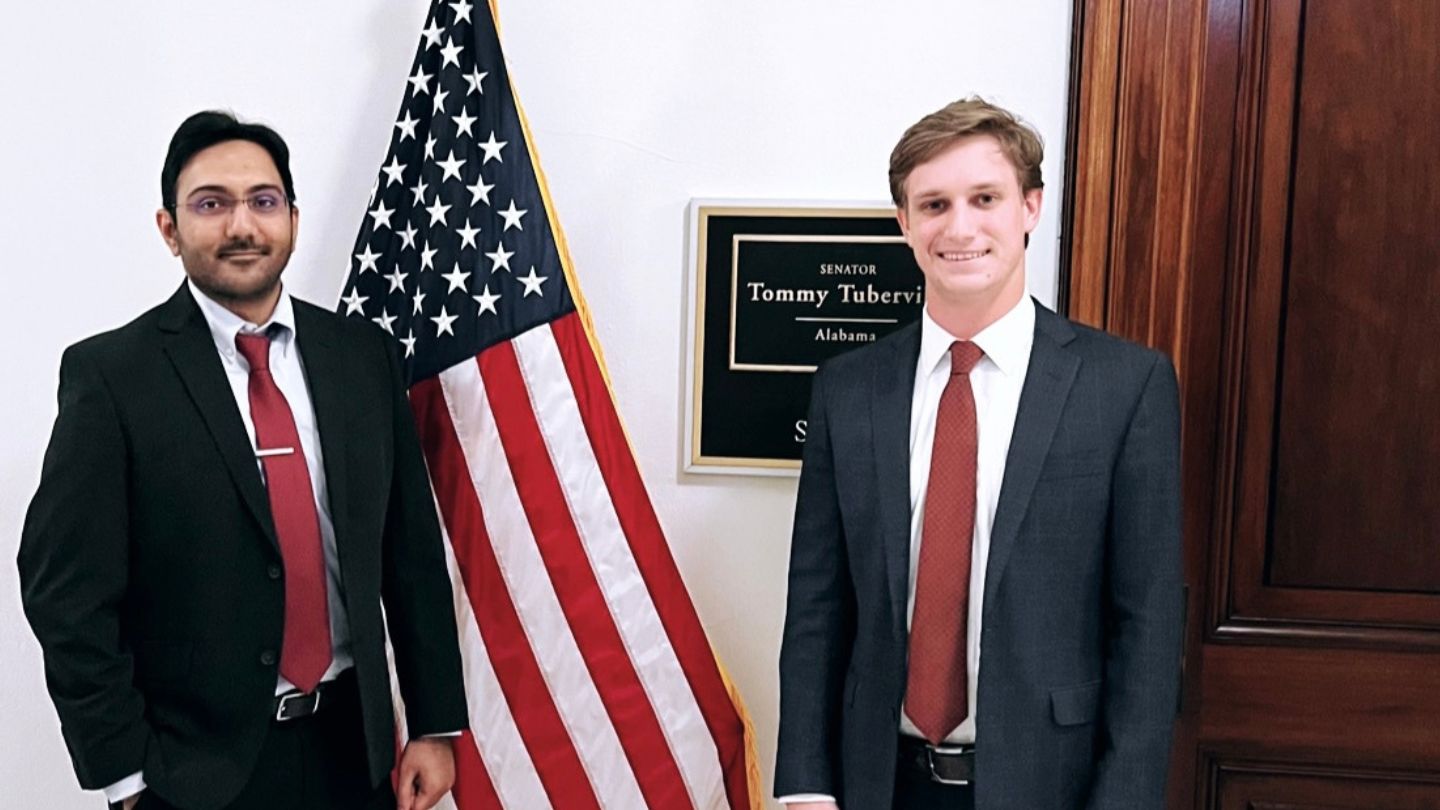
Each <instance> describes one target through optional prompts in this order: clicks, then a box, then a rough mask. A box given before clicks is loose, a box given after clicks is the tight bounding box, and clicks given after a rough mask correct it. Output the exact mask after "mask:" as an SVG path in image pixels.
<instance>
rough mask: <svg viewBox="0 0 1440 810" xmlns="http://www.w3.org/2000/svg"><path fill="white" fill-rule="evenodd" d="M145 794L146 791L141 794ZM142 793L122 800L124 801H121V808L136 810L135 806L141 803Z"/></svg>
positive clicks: (122, 809) (123, 809)
mask: <svg viewBox="0 0 1440 810" xmlns="http://www.w3.org/2000/svg"><path fill="white" fill-rule="evenodd" d="M144 792H145V791H143V790H142V791H140V793H144ZM140 793H136V794H135V795H134V796H131V797H130V798H128V799H122V800H121V801H120V808H121V810H134V808H135V805H137V804H139V803H140Z"/></svg>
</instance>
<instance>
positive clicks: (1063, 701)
mask: <svg viewBox="0 0 1440 810" xmlns="http://www.w3.org/2000/svg"><path fill="white" fill-rule="evenodd" d="M1102 686H1104V684H1103V683H1102V682H1101V681H1091V682H1090V683H1082V684H1080V685H1079V686H1062V687H1060V688H1059V689H1052V690H1050V709H1051V711H1052V712H1053V713H1054V715H1055V723H1056V724H1057V725H1061V726H1078V725H1082V724H1084V723H1093V722H1095V716H1096V714H1098V713H1099V709H1100V689H1101V687H1102Z"/></svg>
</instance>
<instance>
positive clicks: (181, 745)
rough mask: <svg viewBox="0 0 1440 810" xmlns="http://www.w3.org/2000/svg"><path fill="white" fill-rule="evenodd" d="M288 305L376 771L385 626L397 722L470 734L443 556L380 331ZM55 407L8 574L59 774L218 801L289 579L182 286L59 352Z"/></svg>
mask: <svg viewBox="0 0 1440 810" xmlns="http://www.w3.org/2000/svg"><path fill="white" fill-rule="evenodd" d="M294 305H295V330H296V340H297V342H298V344H299V346H300V351H301V355H302V359H303V364H304V368H305V376H306V379H307V381H308V383H309V388H310V393H311V397H312V400H313V404H314V409H315V416H316V420H317V425H318V429H319V434H320V444H321V447H322V450H323V456H324V465H325V473H326V478H327V482H328V489H329V498H330V512H331V515H332V517H333V520H334V526H335V539H336V545H337V549H338V555H339V563H340V570H341V576H342V580H343V590H344V599H345V607H346V611H347V614H348V617H349V624H350V635H351V645H352V651H353V654H354V658H355V674H356V677H357V679H358V682H359V687H360V698H361V704H362V708H363V714H364V726H365V737H366V744H367V752H368V760H369V771H370V777H371V779H372V780H373V781H375V782H376V783H377V784H378V781H379V780H380V779H382V778H384V777H385V776H386V774H387V772H388V771H389V770H390V768H391V765H392V762H393V760H394V751H395V739H394V714H393V711H392V708H391V703H390V686H389V673H388V669H387V666H386V660H385V633H386V622H388V625H389V633H390V638H391V641H392V643H393V646H394V650H395V662H396V668H397V671H398V673H399V676H400V686H401V690H402V694H403V696H404V698H405V704H406V717H407V721H408V725H409V731H410V734H411V735H412V736H418V735H422V734H427V733H435V732H443V731H453V730H457V729H461V728H464V727H465V725H466V712H465V698H464V693H463V687H462V681H461V673H460V659H459V649H458V645H457V641H456V631H455V622H454V614H453V608H452V602H451V592H450V585H449V579H448V576H447V574H446V569H445V557H444V549H443V547H442V546H441V540H440V536H439V530H438V526H437V523H436V518H435V509H434V506H433V501H432V499H431V495H430V487H429V483H428V480H427V478H426V472H425V466H424V461H423V458H422V456H421V452H420V449H419V443H418V441H417V439H416V435H415V430H414V426H413V423H412V421H411V415H410V410H409V407H408V402H407V399H406V396H405V390H404V387H403V384H402V382H401V377H400V368H399V363H398V360H397V359H396V356H395V352H394V349H393V346H392V345H391V342H390V341H389V340H388V339H387V338H386V336H385V335H384V333H383V332H381V331H380V330H378V329H376V328H375V327H374V325H373V324H370V323H366V322H363V321H358V320H346V319H343V318H341V317H339V316H338V315H335V314H334V313H331V312H327V311H325V310H322V309H319V308H317V307H314V306H311V305H309V304H306V303H304V302H301V301H298V300H296V301H295V302H294ZM59 399H60V411H59V415H58V417H57V418H56V421H55V427H54V431H53V433H52V435H51V438H50V445H49V449H48V450H47V451H46V454H45V463H44V467H43V470H42V472H41V480H40V487H39V490H38V491H37V493H36V495H35V498H34V500H33V501H32V502H31V504H30V510H29V512H28V513H27V515H26V519H25V527H24V534H23V536H22V538H21V543H20V554H19V568H20V578H21V588H22V597H23V601H24V605H25V611H26V615H27V616H28V618H29V620H30V623H31V625H32V627H33V628H34V630H35V634H36V636H37V637H38V638H39V640H40V644H41V647H42V648H43V651H44V658H45V674H46V679H47V682H48V685H49V689H50V695H51V698H52V699H53V701H54V703H55V706H56V709H57V711H58V712H59V715H60V721H61V726H62V731H63V734H64V737H65V741H66V744H67V746H68V747H69V750H70V755H71V759H72V760H73V762H74V766H75V771H76V773H77V775H78V776H79V778H80V783H81V785H82V786H83V787H85V788H89V789H97V788H102V787H104V786H106V785H109V784H111V783H113V782H116V781H118V780H120V779H122V778H124V777H126V776H128V775H130V774H131V773H134V772H136V771H142V770H143V771H144V774H145V780H146V783H147V784H148V786H149V787H150V789H152V790H154V791H155V792H156V793H157V794H158V795H159V796H161V797H162V798H164V799H166V800H167V801H169V802H170V803H172V804H175V805H177V806H181V807H187V808H190V807H194V808H211V807H220V806H222V805H224V804H225V803H227V802H228V801H229V800H230V799H232V798H233V797H234V796H235V795H236V794H237V793H238V792H239V790H240V789H241V787H242V786H243V785H244V783H245V781H246V779H247V778H248V776H249V774H250V771H251V769H252V767H253V765H254V762H255V759H256V757H257V755H258V753H259V748H260V744H261V741H262V740H263V738H264V735H265V732H266V728H267V726H268V724H269V722H270V719H269V712H270V704H271V700H272V697H273V694H274V691H275V682H276V674H277V667H278V658H279V650H280V645H281V635H282V623H283V613H284V585H283V581H282V579H281V575H280V572H281V570H282V569H281V568H280V567H279V566H280V565H281V557H280V551H279V546H278V544H277V541H276V538H275V530H274V526H273V524H272V521H271V517H270V509H269V502H268V500H267V497H266V493H265V489H264V484H263V483H262V481H261V478H260V473H259V470H258V467H257V465H256V461H255V456H254V453H253V450H252V448H251V446H250V442H249V438H248V436H247V435H246V432H245V426H244V423H243V422H242V420H241V417H240V412H239V409H238V407H237V406H236V403H235V398H234V395H233V394H232V393H231V389H230V386H229V383H228V382H227V380H226V376H225V371H224V368H223V367H222V365H221V361H220V358H219V356H218V354H217V353H216V351H215V344H214V340H213V338H212V337H211V334H210V331H209V329H208V327H207V325H206V322H205V319H204V316H203V315H202V314H201V312H200V309H199V307H198V306H197V305H196V303H195V301H194V299H193V298H192V297H191V294H190V292H189V290H188V289H187V288H186V287H185V286H184V285H182V286H181V288H180V290H179V291H177V292H176V293H175V294H174V295H173V296H171V298H170V299H169V300H168V301H167V302H165V303H164V304H161V305H160V306H158V307H156V308H155V309H152V310H150V311H149V312H147V313H145V314H144V315H141V316H140V317H139V318H137V319H136V320H135V321H133V322H131V323H130V324H128V325H126V326H123V327H121V328H119V329H117V330H115V331H112V332H108V333H105V334H102V335H98V336H96V337H93V338H90V339H88V340H86V341H83V342H81V343H79V344H76V345H75V346H72V347H70V348H69V349H68V350H66V352H65V355H64V358H63V359H62V361H61V365H60V394H59ZM382 598H383V603H384V608H385V612H386V617H385V620H382V618H381V602H382Z"/></svg>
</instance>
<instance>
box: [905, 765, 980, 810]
mask: <svg viewBox="0 0 1440 810" xmlns="http://www.w3.org/2000/svg"><path fill="white" fill-rule="evenodd" d="M891 807H892V808H893V810H975V786H974V785H942V784H940V783H939V782H936V781H934V780H932V779H931V778H930V776H929V774H927V773H923V772H921V771H920V769H918V768H916V767H915V766H914V763H913V761H909V760H907V759H906V758H905V757H903V756H902V757H901V758H900V760H899V761H898V762H896V763H895V799H894V801H893V802H892V804H891Z"/></svg>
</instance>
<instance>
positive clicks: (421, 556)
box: [381, 340, 469, 739]
mask: <svg viewBox="0 0 1440 810" xmlns="http://www.w3.org/2000/svg"><path fill="white" fill-rule="evenodd" d="M383 342H384V343H385V353H386V354H385V357H386V362H387V363H388V364H389V371H390V380H391V386H390V387H391V390H392V397H393V400H392V411H393V418H394V441H395V445H394V446H395V461H394V463H395V469H394V474H393V475H392V477H391V488H390V499H389V504H388V506H387V509H386V513H385V537H384V551H383V558H382V573H381V576H382V577H383V579H382V585H381V592H382V593H381V595H382V598H383V599H384V602H385V611H386V625H387V627H388V629H389V631H390V642H391V644H392V645H393V646H394V649H395V670H396V674H397V675H398V677H399V679H400V694H401V696H402V697H403V698H404V699H405V720H406V723H407V725H408V731H409V733H410V737H411V738H412V739H414V738H416V737H422V736H427V735H436V734H446V733H449V732H454V731H459V730H462V729H465V728H467V727H468V725H469V723H468V721H467V717H468V715H467V712H466V708H465V688H464V680H463V676H462V674H461V666H460V645H459V639H458V637H457V634H456V630H455V607H454V601H453V596H452V593H451V590H450V576H449V572H448V570H447V568H446V564H445V549H444V546H443V545H442V542H443V541H442V540H441V539H440V526H439V523H438V521H437V519H436V516H435V501H434V498H433V497H432V495H431V490H430V479H429V476H428V474H427V473H426V470H425V460H424V456H423V454H422V453H421V450H420V441H419V438H418V437H417V435H416V432H415V421H414V416H413V415H412V414H411V411H410V401H409V399H408V398H407V397H406V395H405V386H404V383H403V382H402V380H401V372H400V362H399V359H398V357H397V356H396V353H395V349H394V345H393V343H392V342H391V341H388V340H384V341H383Z"/></svg>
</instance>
